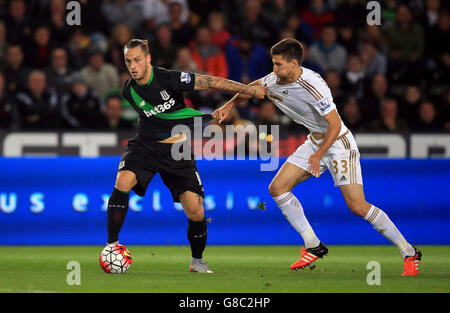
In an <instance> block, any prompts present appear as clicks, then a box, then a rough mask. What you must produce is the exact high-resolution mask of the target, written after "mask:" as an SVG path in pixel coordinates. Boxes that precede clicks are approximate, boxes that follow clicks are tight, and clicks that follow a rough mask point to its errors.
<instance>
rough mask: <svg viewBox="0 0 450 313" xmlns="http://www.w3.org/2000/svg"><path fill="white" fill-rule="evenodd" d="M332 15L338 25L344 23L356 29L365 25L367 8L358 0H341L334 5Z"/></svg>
mask: <svg viewBox="0 0 450 313" xmlns="http://www.w3.org/2000/svg"><path fill="white" fill-rule="evenodd" d="M334 16H335V17H336V25H337V26H338V27H341V26H344V25H345V26H349V27H350V28H351V29H352V30H353V31H356V30H357V29H359V28H362V27H363V26H364V25H365V23H366V16H367V9H366V7H365V6H364V5H363V2H362V1H360V0H348V1H342V2H341V3H340V4H339V5H338V6H337V7H336V10H335V11H334Z"/></svg>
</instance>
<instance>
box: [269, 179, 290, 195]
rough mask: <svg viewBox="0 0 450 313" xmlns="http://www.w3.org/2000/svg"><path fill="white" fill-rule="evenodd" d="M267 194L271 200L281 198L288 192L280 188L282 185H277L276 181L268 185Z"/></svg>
mask: <svg viewBox="0 0 450 313" xmlns="http://www.w3.org/2000/svg"><path fill="white" fill-rule="evenodd" d="M268 189H269V193H270V195H271V196H272V197H273V198H275V197H278V196H281V195H282V194H283V193H286V192H288V191H289V190H285V189H286V188H284V187H283V186H282V184H280V183H278V182H276V181H272V182H271V183H270V184H269V188H268Z"/></svg>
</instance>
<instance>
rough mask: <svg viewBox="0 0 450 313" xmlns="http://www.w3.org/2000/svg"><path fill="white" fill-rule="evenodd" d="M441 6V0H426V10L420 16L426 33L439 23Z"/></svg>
mask: <svg viewBox="0 0 450 313" xmlns="http://www.w3.org/2000/svg"><path fill="white" fill-rule="evenodd" d="M440 6H441V1H440V0H426V1H425V10H423V11H422V12H421V14H419V21H420V23H421V24H422V26H423V29H424V30H425V33H428V31H429V30H430V29H431V28H432V27H433V26H434V25H436V23H437V20H438V16H439V8H440Z"/></svg>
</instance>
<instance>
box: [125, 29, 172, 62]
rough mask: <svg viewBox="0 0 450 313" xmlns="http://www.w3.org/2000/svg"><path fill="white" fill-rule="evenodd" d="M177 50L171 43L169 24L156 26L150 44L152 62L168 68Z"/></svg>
mask: <svg viewBox="0 0 450 313" xmlns="http://www.w3.org/2000/svg"><path fill="white" fill-rule="evenodd" d="M177 51H178V49H177V47H176V46H175V45H173V44H172V30H171V29H170V27H169V25H168V24H160V25H159V26H158V27H157V28H156V40H155V41H154V42H153V43H152V44H150V53H151V56H152V64H153V65H155V66H160V67H164V68H168V69H170V68H172V65H173V63H175V60H176V58H177ZM122 54H123V53H122Z"/></svg>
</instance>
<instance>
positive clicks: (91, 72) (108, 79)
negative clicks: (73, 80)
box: [80, 50, 120, 97]
mask: <svg viewBox="0 0 450 313" xmlns="http://www.w3.org/2000/svg"><path fill="white" fill-rule="evenodd" d="M80 73H81V75H82V76H83V78H84V80H85V82H86V84H87V85H88V86H89V87H90V88H92V89H94V90H95V91H96V92H97V93H98V94H99V95H100V96H101V97H105V96H106V94H107V93H108V92H109V91H111V90H114V89H117V88H120V86H119V73H118V71H117V69H116V68H115V67H114V66H113V65H111V64H107V63H105V62H104V58H103V54H102V52H101V51H99V50H93V51H92V52H91V53H90V57H89V64H88V65H86V66H85V67H83V69H81V71H80Z"/></svg>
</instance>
